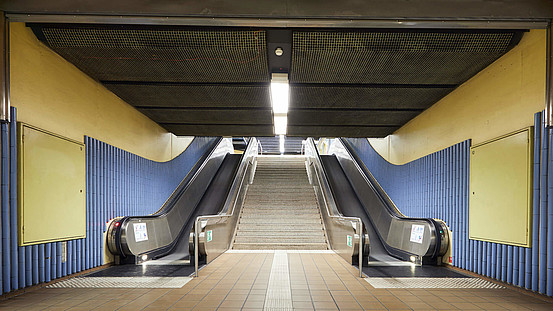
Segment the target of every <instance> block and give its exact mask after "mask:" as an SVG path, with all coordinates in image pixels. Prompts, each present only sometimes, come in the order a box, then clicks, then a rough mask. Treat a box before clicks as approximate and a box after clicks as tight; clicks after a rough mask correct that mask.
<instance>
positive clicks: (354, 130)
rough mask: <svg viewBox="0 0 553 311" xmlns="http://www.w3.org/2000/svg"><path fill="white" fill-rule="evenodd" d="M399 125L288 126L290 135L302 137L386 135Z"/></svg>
mask: <svg viewBox="0 0 553 311" xmlns="http://www.w3.org/2000/svg"><path fill="white" fill-rule="evenodd" d="M398 128H399V127H398V126H395V127H392V126H383V127H376V126H305V125H301V126H300V125H293V126H290V125H289V126H288V134H287V135H290V136H302V137H374V138H379V137H386V136H387V135H389V134H390V133H393V132H394V131H395V130H397V129H398Z"/></svg>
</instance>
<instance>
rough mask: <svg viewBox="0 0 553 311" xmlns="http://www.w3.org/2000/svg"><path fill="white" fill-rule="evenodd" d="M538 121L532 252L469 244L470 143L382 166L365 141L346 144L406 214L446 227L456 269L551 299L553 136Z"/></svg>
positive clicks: (508, 246)
mask: <svg viewBox="0 0 553 311" xmlns="http://www.w3.org/2000/svg"><path fill="white" fill-rule="evenodd" d="M542 118H543V115H542V113H537V114H536V115H535V118H534V123H535V127H534V165H533V188H532V189H533V207H532V227H531V229H532V234H531V239H532V247H531V248H525V247H518V246H510V245H503V244H497V243H491V242H483V241H475V240H469V239H468V225H469V223H468V219H469V215H468V198H469V193H468V191H469V152H470V141H464V142H462V143H459V144H457V145H454V146H452V147H449V148H447V149H444V150H441V151H438V152H435V153H433V154H430V155H428V156H425V157H423V158H420V159H417V160H415V161H412V162H410V163H407V164H404V165H393V164H390V163H389V162H387V161H386V160H384V159H383V158H382V157H381V156H380V155H379V154H378V153H377V152H376V151H375V150H374V149H373V148H372V146H371V145H370V144H369V143H368V141H367V140H366V139H348V141H349V142H350V143H351V145H352V146H353V148H354V151H355V152H356V153H357V155H358V156H359V158H360V159H361V161H362V162H363V163H364V164H365V166H366V167H367V168H368V169H369V171H370V172H371V173H372V174H373V176H374V177H375V178H376V180H377V181H378V182H379V183H380V185H381V186H382V188H383V189H384V190H385V191H386V192H387V194H388V195H389V196H390V198H391V199H392V201H394V203H395V204H396V205H397V206H398V208H399V209H400V210H401V211H402V212H403V213H404V214H406V215H408V216H411V217H432V218H440V219H443V220H444V221H445V222H446V223H447V224H448V226H449V227H450V228H451V230H452V231H453V248H454V250H453V264H454V265H455V266H457V267H460V268H463V269H467V270H470V271H473V272H476V273H479V274H482V275H486V276H489V277H492V278H496V279H498V280H502V281H505V282H508V283H511V284H514V285H517V286H521V287H525V288H528V289H532V290H534V291H538V292H540V293H542V294H547V295H549V296H553V131H552V130H549V129H546V128H545V127H544V123H543V120H542Z"/></svg>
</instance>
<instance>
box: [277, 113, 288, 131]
mask: <svg viewBox="0 0 553 311" xmlns="http://www.w3.org/2000/svg"><path fill="white" fill-rule="evenodd" d="M287 123H288V117H287V116H286V115H284V116H279V115H275V135H286V126H287V125H288V124H287Z"/></svg>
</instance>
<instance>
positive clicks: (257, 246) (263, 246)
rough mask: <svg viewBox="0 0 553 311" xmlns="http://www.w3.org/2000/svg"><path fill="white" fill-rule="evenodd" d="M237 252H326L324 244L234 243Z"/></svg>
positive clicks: (326, 247)
mask: <svg viewBox="0 0 553 311" xmlns="http://www.w3.org/2000/svg"><path fill="white" fill-rule="evenodd" d="M233 249H239V250H246V249H248V250H273V249H275V250H326V249H328V246H327V245H326V243H234V246H233Z"/></svg>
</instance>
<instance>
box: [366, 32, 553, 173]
mask: <svg viewBox="0 0 553 311" xmlns="http://www.w3.org/2000/svg"><path fill="white" fill-rule="evenodd" d="M545 53H546V31H545V30H541V29H540V30H531V31H530V32H528V33H526V34H525V35H524V36H523V38H522V40H521V41H520V43H519V44H518V45H517V46H516V47H515V48H513V49H512V50H511V51H509V52H508V53H507V54H505V55H504V56H503V57H501V58H500V59H498V60H497V61H495V62H494V63H493V64H491V65H490V66H488V67H487V68H485V69H484V70H482V71H481V72H480V73H478V74H477V75H476V76H474V77H472V78H471V79H470V80H468V81H467V82H465V83H464V84H462V85H461V86H459V87H458V88H457V89H455V90H454V91H453V92H451V93H450V94H449V95H447V96H446V97H444V98H443V99H442V100H440V101H439V102H437V103H436V104H434V105H433V106H432V107H430V108H429V109H427V110H426V111H424V112H423V113H422V114H420V115H419V116H417V117H416V118H414V119H413V120H411V121H410V122H409V123H407V124H406V125H404V126H403V127H401V128H400V129H398V130H397V131H396V132H395V133H394V134H392V135H390V136H388V137H386V138H384V139H369V141H370V142H371V144H372V145H373V146H374V147H375V149H376V150H377V151H378V152H379V153H380V154H381V155H382V156H383V157H384V158H385V159H387V160H388V161H390V162H392V163H394V164H403V163H407V162H410V161H413V160H415V159H418V158H420V157H423V156H425V155H428V154H430V153H433V152H436V151H439V150H441V149H444V148H447V147H449V146H451V145H454V144H456V143H459V142H461V141H464V140H466V139H472V143H473V145H474V144H479V143H481V142H484V141H487V140H489V139H492V138H495V137H498V136H502V135H504V134H507V133H510V132H513V131H516V130H519V129H522V128H525V127H528V126H531V125H533V124H534V113H536V112H538V111H541V110H543V109H544V107H545V63H546V54H545Z"/></svg>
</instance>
